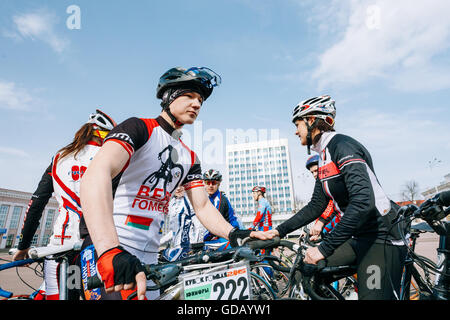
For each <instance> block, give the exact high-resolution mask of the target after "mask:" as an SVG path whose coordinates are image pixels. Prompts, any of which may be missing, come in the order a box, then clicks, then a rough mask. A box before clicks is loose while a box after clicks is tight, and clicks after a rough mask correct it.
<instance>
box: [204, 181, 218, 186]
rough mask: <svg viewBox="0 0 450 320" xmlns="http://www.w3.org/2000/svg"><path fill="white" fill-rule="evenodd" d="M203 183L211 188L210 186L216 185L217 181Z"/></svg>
mask: <svg viewBox="0 0 450 320" xmlns="http://www.w3.org/2000/svg"><path fill="white" fill-rule="evenodd" d="M204 182H205V184H206V185H207V186H211V185H212V186H215V185H216V184H218V183H219V182H218V181H214V180H205V181H204Z"/></svg>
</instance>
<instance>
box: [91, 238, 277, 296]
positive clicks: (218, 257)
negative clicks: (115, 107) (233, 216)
mask: <svg viewBox="0 0 450 320" xmlns="http://www.w3.org/2000/svg"><path fill="white" fill-rule="evenodd" d="M279 242H280V238H278V237H276V238H274V239H271V240H255V241H251V242H249V243H248V244H247V245H244V246H242V247H237V248H230V249H227V250H223V251H211V252H201V253H199V254H196V255H193V256H191V257H188V258H185V259H181V260H178V261H174V262H166V263H160V264H143V266H144V272H145V275H146V277H147V279H149V280H152V281H154V282H155V283H156V285H155V286H152V287H148V288H147V290H158V289H160V288H161V287H163V286H166V285H167V284H169V283H171V282H173V281H174V280H176V276H177V275H178V274H179V273H180V272H181V271H182V270H183V268H182V267H183V266H188V265H193V264H201V263H209V262H222V261H227V260H230V259H232V260H234V261H239V260H244V259H245V260H249V261H261V260H263V259H271V257H267V256H256V255H255V254H254V252H253V250H255V249H256V248H270V247H275V246H277V245H278V244H277V243H279ZM274 258H276V257H274ZM86 286H87V289H88V290H92V289H96V288H99V287H101V286H103V282H102V281H101V280H100V279H99V277H98V276H96V275H95V276H92V277H89V278H88V279H87V283H86Z"/></svg>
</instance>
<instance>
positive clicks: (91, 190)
mask: <svg viewBox="0 0 450 320" xmlns="http://www.w3.org/2000/svg"><path fill="white" fill-rule="evenodd" d="M129 157H130V156H129V154H128V152H127V151H126V150H125V149H124V148H123V147H122V146H121V145H120V144H117V143H115V142H108V141H107V142H106V143H105V144H104V145H103V147H102V148H101V149H100V150H99V151H98V152H97V154H96V155H95V157H94V159H93V160H92V161H91V163H90V164H89V167H88V169H87V170H86V172H85V173H84V175H83V178H82V181H81V188H80V195H81V206H82V208H83V216H84V219H85V221H86V226H87V228H88V231H89V235H90V236H91V239H92V242H93V244H94V247H95V250H96V251H97V254H98V256H99V257H100V256H101V255H102V254H103V253H104V252H105V251H107V250H109V249H111V248H115V247H117V246H119V245H120V242H119V237H118V235H117V231H116V227H115V225H114V219H113V196H112V179H113V178H114V177H115V176H117V175H118V174H119V173H120V171H122V169H123V168H124V166H125V165H126V163H127V161H128V160H129ZM135 284H136V285H137V294H138V298H139V299H140V300H143V299H144V298H145V291H146V278H145V274H144V272H139V273H137V274H136V280H135V283H125V284H119V285H115V286H111V287H108V288H105V290H106V292H107V293H110V292H113V291H120V290H123V289H125V290H128V289H132V288H133V287H134V286H135ZM105 287H106V284H105Z"/></svg>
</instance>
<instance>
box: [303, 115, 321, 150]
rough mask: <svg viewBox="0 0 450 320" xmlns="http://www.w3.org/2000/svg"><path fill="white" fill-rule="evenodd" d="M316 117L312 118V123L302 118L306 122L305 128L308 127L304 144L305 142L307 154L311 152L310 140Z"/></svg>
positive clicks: (311, 142) (316, 120)
mask: <svg viewBox="0 0 450 320" xmlns="http://www.w3.org/2000/svg"><path fill="white" fill-rule="evenodd" d="M318 120H319V119H318V118H317V117H316V118H315V119H314V122H313V124H312V125H309V123H308V120H307V118H304V121H305V124H306V128H307V129H308V134H307V135H306V144H307V148H308V155H310V154H311V146H312V144H313V141H312V131H313V129H314V128H315V126H316V124H317V122H318Z"/></svg>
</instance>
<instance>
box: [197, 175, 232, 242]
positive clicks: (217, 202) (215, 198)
mask: <svg viewBox="0 0 450 320" xmlns="http://www.w3.org/2000/svg"><path fill="white" fill-rule="evenodd" d="M203 182H204V183H205V188H206V192H207V193H208V195H209V200H210V201H211V203H212V204H213V205H214V206H215V207H216V208H217V210H219V212H220V213H221V214H222V216H223V217H224V218H225V220H227V221H228V222H229V223H230V224H231V225H232V226H233V227H235V228H240V224H239V221H238V219H237V217H236V215H235V214H234V210H233V207H232V206H231V203H230V201H228V198H227V197H226V196H225V194H224V193H223V192H222V191H220V190H219V188H220V183H221V182H222V175H221V174H220V172H219V171H218V170H214V169H209V170H207V171H206V172H205V173H204V174H203ZM212 240H219V239H218V237H217V236H215V235H213V234H211V233H210V232H207V233H206V234H205V237H204V241H212Z"/></svg>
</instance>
